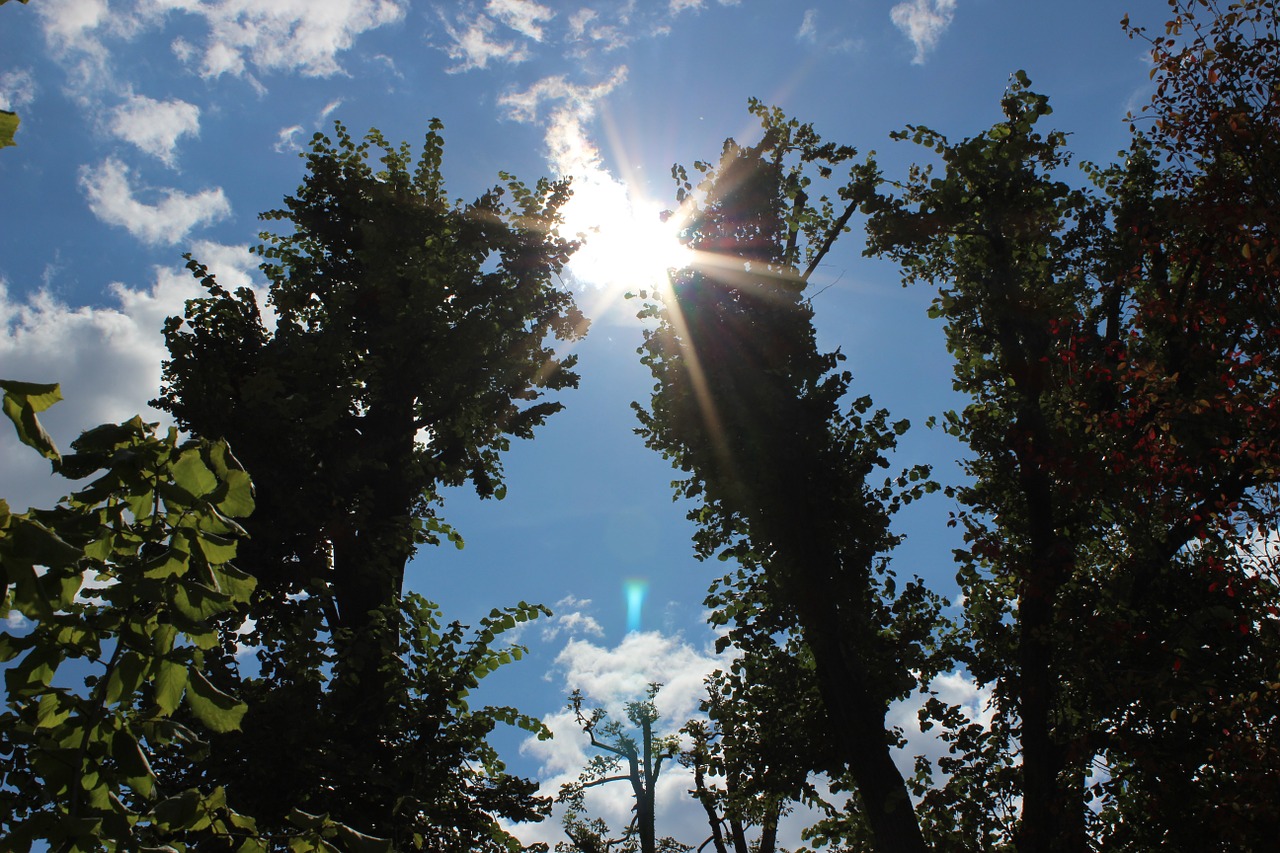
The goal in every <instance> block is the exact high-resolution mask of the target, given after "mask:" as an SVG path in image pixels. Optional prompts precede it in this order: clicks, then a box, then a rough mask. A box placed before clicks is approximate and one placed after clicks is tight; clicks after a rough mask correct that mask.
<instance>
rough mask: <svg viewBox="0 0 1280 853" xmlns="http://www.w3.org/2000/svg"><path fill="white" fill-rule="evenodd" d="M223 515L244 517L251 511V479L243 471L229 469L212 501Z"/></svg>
mask: <svg viewBox="0 0 1280 853" xmlns="http://www.w3.org/2000/svg"><path fill="white" fill-rule="evenodd" d="M213 504H214V506H216V507H217V508H218V511H219V512H221V513H222V514H223V515H227V516H231V517H232V518H244V517H245V516H247V515H250V514H252V513H253V508H254V502H253V481H252V480H250V479H249V475H248V474H247V473H245V472H244V471H236V470H231V471H228V472H227V474H226V479H225V480H223V482H222V486H221V487H220V488H219V489H218V493H217V496H216V497H215V499H214V501H213Z"/></svg>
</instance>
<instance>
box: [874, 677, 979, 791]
mask: <svg viewBox="0 0 1280 853" xmlns="http://www.w3.org/2000/svg"><path fill="white" fill-rule="evenodd" d="M929 687H930V689H931V690H932V691H933V693H934V695H936V696H937V698H938V699H939V700H941V701H942V702H945V703H946V704H947V705H958V706H960V709H961V710H962V711H963V712H964V714H965V716H966V717H968V718H969V719H970V720H971V721H973V722H975V723H978V724H980V725H982V726H983V727H984V728H990V726H991V723H992V721H993V719H994V717H995V708H994V707H993V706H992V704H991V688H990V687H979V686H978V685H977V683H976V682H974V680H973V679H972V678H971V677H969V676H968V675H967V674H965V673H963V672H949V673H944V674H942V675H940V676H938V677H937V678H935V679H934V680H933V682H932V683H931V684H930V685H929ZM925 699H926V695H925V694H924V693H923V692H917V693H915V694H913V695H911V696H909V697H907V698H906V699H904V700H902V701H900V702H897V703H896V704H894V705H893V707H891V708H890V709H889V715H888V717H887V719H886V720H885V723H886V725H888V726H890V727H893V726H896V727H898V728H900V729H901V730H902V734H903V736H904V737H905V738H906V740H907V745H906V746H905V747H904V748H902V749H900V750H898V751H896V752H895V753H894V756H893V758H894V763H896V764H897V765H898V770H900V771H901V772H902V774H903V775H904V776H910V775H911V774H912V773H914V772H915V759H916V756H924V757H925V758H927V759H929V761H930V762H932V764H933V766H934V767H937V765H938V759H939V758H941V757H943V756H944V755H946V754H947V751H948V749H949V746H948V744H947V743H946V742H945V741H943V740H942V739H941V737H939V735H940V734H941V732H940V731H939V730H938V728H937V727H935V728H932V729H930V730H929V731H927V732H922V731H920V717H919V711H920V709H921V708H922V707H923V706H924V701H925Z"/></svg>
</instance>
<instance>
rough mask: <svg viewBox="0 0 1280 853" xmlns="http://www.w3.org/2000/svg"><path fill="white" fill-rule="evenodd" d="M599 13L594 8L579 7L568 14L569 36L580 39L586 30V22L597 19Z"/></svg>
mask: <svg viewBox="0 0 1280 853" xmlns="http://www.w3.org/2000/svg"><path fill="white" fill-rule="evenodd" d="M599 17H600V13H599V12H597V11H596V10H595V9H585V8H584V9H579V10H578V11H576V12H574V13H573V14H572V15H570V16H569V37H570V38H575V39H580V38H582V36H583V35H584V34H585V33H586V31H587V24H590V23H591V22H592V21H594V20H597V19H598V18H599Z"/></svg>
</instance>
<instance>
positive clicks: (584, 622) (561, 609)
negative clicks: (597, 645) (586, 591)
mask: <svg viewBox="0 0 1280 853" xmlns="http://www.w3.org/2000/svg"><path fill="white" fill-rule="evenodd" d="M590 606H591V599H589V598H586V599H584V598H575V597H574V596H572V595H568V596H565V597H564V598H562V599H560V600H559V601H557V602H556V603H555V606H554V607H552V608H551V612H552V613H553V614H555V615H553V616H552V617H551V619H550V620H548V621H547V623H546V624H545V625H544V626H543V628H542V639H544V640H554V639H555V638H556V637H558V636H560V635H561V634H566V635H568V636H582V635H586V636H592V637H603V636H604V628H603V627H602V626H601V625H600V623H599V622H598V621H597V620H596V618H595V617H594V616H592V615H591V614H590V613H587V612H586V610H587V608H589V607H590Z"/></svg>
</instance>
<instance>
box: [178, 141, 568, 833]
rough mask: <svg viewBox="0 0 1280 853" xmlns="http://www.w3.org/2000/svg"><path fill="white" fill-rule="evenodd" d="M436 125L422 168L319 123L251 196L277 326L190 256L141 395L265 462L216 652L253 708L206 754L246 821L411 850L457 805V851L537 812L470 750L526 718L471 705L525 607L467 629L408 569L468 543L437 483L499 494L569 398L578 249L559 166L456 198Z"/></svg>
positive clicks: (256, 467)
mask: <svg viewBox="0 0 1280 853" xmlns="http://www.w3.org/2000/svg"><path fill="white" fill-rule="evenodd" d="M440 129H441V125H440V124H439V122H433V123H432V125H431V131H430V132H429V133H428V134H427V137H426V142H425V144H424V147H423V149H422V153H421V156H420V158H419V160H418V162H417V164H416V165H415V164H414V163H413V158H412V156H411V153H410V151H409V149H408V146H407V145H401V146H400V147H398V148H393V147H391V146H389V145H388V144H387V143H386V142H385V141H384V140H383V138H382V137H381V136H380V135H379V134H378V133H377V132H376V131H371V132H370V133H369V135H368V136H367V137H366V138H365V140H364V141H362V142H356V141H355V140H353V139H352V138H351V137H350V135H349V134H348V133H347V132H346V130H345V128H343V127H342V126H341V125H338V126H337V133H336V140H337V141H336V143H335V142H333V141H331V140H330V139H328V138H327V137H324V136H322V135H319V134H317V136H316V138H315V140H314V141H313V144H312V147H311V150H310V152H309V153H308V154H307V155H306V162H307V167H308V173H307V175H306V178H305V179H304V182H303V184H302V186H301V187H300V188H299V189H298V192H297V194H296V195H295V196H292V197H289V198H287V199H286V200H285V207H284V209H281V210H276V211H271V212H269V213H266V214H264V218H265V219H267V220H268V221H276V222H281V223H284V224H285V225H286V226H287V229H286V230H285V231H284V232H283V233H279V234H275V233H271V232H265V233H264V234H263V235H262V239H263V241H264V242H263V244H262V245H261V246H259V247H258V248H257V249H256V251H257V253H258V254H259V255H260V256H262V258H263V264H262V269H263V271H264V273H265V274H266V276H267V278H268V280H269V282H270V285H269V298H268V303H269V305H270V307H271V309H272V310H273V311H274V314H275V325H274V327H273V328H269V327H268V326H267V324H266V323H265V322H264V320H263V317H262V312H261V310H260V308H259V306H258V304H257V302H256V299H255V297H254V294H253V292H252V291H250V290H248V289H242V290H240V291H238V292H236V293H234V294H233V293H230V292H228V291H226V290H225V289H224V288H222V287H221V286H220V285H219V284H218V283H217V282H216V281H215V280H214V278H213V277H212V276H211V275H210V274H209V273H208V272H207V270H205V269H204V268H203V267H202V266H201V265H200V264H199V263H198V262H196V261H195V260H191V261H190V263H189V266H190V268H191V269H192V271H193V273H194V274H195V275H196V276H197V277H198V278H200V279H201V281H202V282H203V283H204V285H205V287H206V289H207V290H208V294H209V295H208V296H207V297H205V298H202V299H197V300H193V301H192V302H190V303H188V306H187V311H186V316H185V317H183V318H171V319H170V320H169V321H168V323H167V324H166V327H165V336H166V340H167V343H168V346H169V352H170V359H169V361H167V362H166V364H165V371H164V381H165V385H164V388H163V389H162V392H161V396H160V399H159V400H158V401H157V402H156V404H157V405H158V406H160V407H161V408H163V409H165V410H167V411H169V412H171V413H172V414H173V415H174V417H175V418H176V419H177V421H178V422H179V424H181V425H182V426H183V428H185V429H189V430H191V431H192V432H195V433H197V434H200V435H207V436H213V437H218V438H225V439H226V440H228V441H229V442H230V443H231V444H232V445H233V446H234V447H235V448H236V453H237V454H238V456H239V457H240V458H241V459H242V460H244V462H245V464H246V466H247V467H248V468H249V469H250V470H252V471H254V472H255V478H256V481H257V483H258V484H259V490H258V511H257V513H256V514H255V516H254V518H253V519H251V520H250V521H249V522H248V523H247V525H246V527H247V529H248V531H249V533H250V534H251V537H252V538H251V540H250V542H249V543H248V544H247V545H246V546H245V548H244V549H243V552H242V557H241V560H240V563H241V565H242V566H244V567H245V569H246V571H248V572H250V573H251V574H252V575H253V576H254V577H255V578H256V580H257V581H258V588H257V591H256V593H255V596H254V599H253V601H252V603H251V606H250V610H249V616H250V618H251V620H253V621H252V626H253V627H252V630H250V631H248V633H247V634H244V635H243V636H235V635H234V632H236V631H238V630H239V629H240V627H241V626H240V625H239V624H236V625H231V624H226V625H224V641H223V645H222V652H223V653H222V655H221V657H220V658H219V660H218V661H217V664H218V676H217V677H218V678H219V679H220V681H221V683H224V684H226V685H227V687H228V688H234V689H236V690H239V691H241V692H242V693H243V694H244V695H246V696H249V697H251V707H252V710H251V711H250V713H249V715H248V717H247V718H246V721H245V726H244V732H243V733H242V734H241V735H238V736H237V737H236V738H229V739H225V740H223V741H219V742H216V743H215V744H214V749H213V754H212V756H211V758H210V760H209V761H207V762H204V763H203V764H202V766H201V768H200V769H199V770H200V772H201V773H203V774H207V775H209V776H210V777H212V778H217V779H220V780H225V784H226V786H227V790H228V793H229V796H230V798H231V800H232V801H233V802H236V801H239V800H240V799H243V800H245V801H252V802H254V804H255V807H256V808H257V812H258V814H259V816H260V819H262V820H280V819H283V817H284V816H285V815H286V814H287V811H288V808H289V807H291V805H292V804H297V803H306V804H309V805H310V807H311V808H312V810H314V811H326V812H330V813H333V814H340V815H349V816H350V817H351V819H352V820H353V821H357V820H358V821H359V822H360V825H362V826H365V827H368V828H370V829H371V830H372V831H376V832H378V833H381V834H386V835H388V836H391V837H393V838H395V839H396V841H397V843H398V844H402V845H406V846H420V845H422V844H425V843H427V841H426V840H425V839H426V838H427V836H428V835H429V834H430V833H427V834H426V835H424V829H423V827H428V826H431V827H448V826H470V827H473V829H475V832H476V833H479V834H476V835H465V834H464V835H463V837H461V838H460V839H455V841H456V844H457V845H458V847H459V849H462V848H465V849H471V847H470V846H468V845H479V846H483V845H497V846H498V847H502V846H503V845H506V844H509V843H510V842H511V839H510V837H509V836H507V835H506V834H505V833H503V832H502V831H501V830H500V829H499V827H498V825H497V823H496V822H495V820H494V815H503V816H506V817H509V818H512V819H533V818H536V816H537V815H538V814H540V813H542V812H544V811H545V807H546V803H545V802H544V801H543V800H541V799H539V798H536V797H534V795H533V790H534V786H533V785H532V783H528V782H525V781H524V780H518V779H515V778H513V777H510V776H507V775H506V774H505V772H503V771H502V769H501V764H500V762H497V759H496V756H492V755H491V754H487V753H486V755H487V758H486V759H485V761H483V762H480V763H481V764H482V765H483V767H484V768H485V772H479V773H472V772H471V771H469V770H468V769H467V767H468V766H472V765H469V764H468V763H467V762H468V761H471V760H473V759H474V757H475V756H476V755H477V750H479V751H480V752H481V753H484V750H485V749H486V747H485V746H484V743H483V738H484V735H485V734H487V731H488V729H489V728H491V727H492V725H493V724H494V722H495V720H496V719H499V718H502V717H507V718H510V719H512V720H514V721H516V722H519V723H523V724H525V725H527V726H530V727H532V728H534V729H537V730H539V731H541V730H540V728H539V727H538V726H536V725H535V724H534V723H533V721H530V720H528V719H527V718H524V717H519V716H513V715H512V713H508V712H506V711H501V712H498V713H497V714H496V715H495V714H479V715H473V714H471V713H470V712H469V711H467V710H466V706H465V703H464V702H463V697H464V696H465V694H466V690H467V689H468V687H469V686H472V685H474V683H475V681H476V679H477V678H479V677H481V676H483V675H484V674H485V673H486V672H487V671H489V669H491V668H492V666H494V665H496V663H497V662H498V661H500V660H505V659H510V658H511V657H512V656H513V655H518V654H519V649H515V650H505V651H504V650H498V649H495V648H491V644H492V643H493V641H494V638H495V637H496V636H497V635H498V634H499V633H501V631H502V630H504V629H505V628H507V627H510V626H512V625H514V624H515V623H516V622H517V621H522V620H524V619H527V618H531V617H533V616H535V615H536V614H537V613H538V612H541V611H540V609H539V608H534V607H530V606H529V605H525V604H521V605H520V606H518V607H516V608H512V609H510V610H509V611H506V612H503V611H496V612H495V614H494V615H493V616H492V617H491V618H490V619H489V620H486V621H485V623H484V624H483V625H482V626H481V628H480V629H479V631H478V633H477V635H476V636H475V638H474V640H472V641H470V643H469V644H468V641H467V640H466V639H465V632H463V631H462V630H461V629H460V628H458V627H457V626H454V627H451V628H449V629H447V630H445V631H443V633H442V632H441V627H440V625H439V623H438V622H437V621H436V617H435V615H434V611H433V609H432V608H431V607H430V606H428V605H426V604H425V603H423V602H420V601H417V600H413V599H411V600H404V599H403V598H402V595H401V588H402V585H403V579H404V570H405V565H406V563H407V561H408V560H409V558H410V557H411V555H412V554H413V553H414V550H415V548H416V547H417V546H418V545H422V544H436V543H438V542H439V541H440V539H441V538H442V537H444V538H448V539H450V540H452V541H454V542H455V544H458V545H459V547H460V546H461V538H460V537H458V535H457V534H456V533H455V532H454V531H453V530H452V529H451V528H449V527H448V525H446V524H445V523H444V522H443V521H442V520H441V519H440V517H439V515H438V510H437V507H438V505H439V503H440V501H441V492H442V489H443V488H444V487H446V486H458V485H462V484H464V483H471V484H472V485H473V486H474V487H475V488H476V490H477V492H478V493H479V494H480V495H481V496H482V497H498V498H501V497H502V495H503V494H504V491H505V486H504V485H503V482H502V467H501V453H502V451H504V450H506V449H507V447H508V446H509V442H510V439H511V437H517V438H529V437H531V436H532V434H533V431H534V429H535V428H536V427H538V426H539V425H541V424H542V423H543V422H544V421H545V420H546V418H547V417H549V416H550V415H552V414H553V413H555V412H556V411H557V410H558V409H559V408H560V403H558V402H552V401H546V400H544V399H543V397H544V396H545V395H546V394H547V393H549V392H554V391H558V390H562V389H565V388H569V387H573V386H575V385H576V384H577V376H576V375H575V374H574V373H573V372H572V370H571V368H572V366H573V364H574V356H572V355H561V354H558V353H557V352H556V351H555V350H554V348H553V347H552V344H551V343H550V342H549V339H551V338H554V339H557V340H572V339H575V338H577V337H578V336H580V335H581V334H583V333H584V331H585V328H586V321H585V320H584V319H583V318H582V316H581V314H580V313H579V312H578V311H577V309H576V308H575V307H574V304H573V300H572V297H571V296H570V295H569V294H568V293H566V292H565V291H563V290H561V289H559V288H557V287H556V284H555V278H556V275H557V274H558V272H559V271H560V269H561V268H562V267H563V265H564V263H565V261H566V260H567V259H568V257H569V254H570V253H571V252H572V250H573V249H574V248H575V246H574V244H573V243H572V242H570V241H567V240H565V239H563V238H561V237H560V236H559V235H558V234H557V232H556V223H557V217H558V209H559V207H560V205H561V204H563V202H564V201H565V200H566V199H567V198H568V195H569V190H568V187H567V185H566V184H564V183H557V184H551V183H548V182H546V181H542V182H539V183H538V184H537V185H536V186H534V187H533V188H528V187H526V186H524V185H523V184H521V183H519V182H518V181H516V180H515V179H513V178H510V177H509V176H506V178H505V180H506V186H505V188H495V189H492V190H490V191H488V192H486V193H485V194H484V195H482V196H481V197H480V198H479V199H477V200H476V201H474V202H472V203H470V204H462V203H461V202H457V203H451V202H449V201H448V199H447V197H446V196H445V188H444V183H443V178H442V176H441V171H440V170H441V164H442V158H443V139H442V137H441V135H440ZM375 154H377V157H378V162H379V163H380V164H381V169H380V170H378V169H376V168H375V166H374V165H373V164H372V163H371V162H370V160H371V159H372V157H373V156H374V155H375ZM506 194H509V195H510V198H511V202H510V203H508V202H506V201H504V198H503V197H504V195H506ZM236 643H239V644H241V645H246V644H247V645H250V646H253V647H255V648H256V649H257V658H258V661H259V665H260V672H259V673H258V674H257V675H253V676H251V675H243V674H241V673H240V671H239V664H238V662H237V660H236V657H235V655H234V653H233V651H234V648H235V645H236ZM330 643H331V644H332V645H331V646H330ZM406 643H407V644H408V646H407V647H406ZM411 662H412V663H415V664H422V665H423V666H426V667H428V669H426V670H413V669H412V668H411V667H410V663H411ZM313 734H314V736H315V737H319V738H324V740H316V739H314V738H313ZM406 744H412V745H413V746H412V748H408V747H407V746H406ZM262 755H271V756H276V757H277V758H278V760H273V761H271V762H265V764H266V768H267V769H268V770H269V771H270V772H266V773H258V774H255V775H257V776H258V778H259V780H260V784H257V785H254V784H252V783H250V782H249V780H248V779H246V778H245V777H244V774H243V773H242V768H243V767H244V766H245V764H246V763H253V764H254V765H255V766H256V767H259V768H262V766H263V764H264V762H262V761H261V759H260V756H262ZM299 766H303V767H307V768H312V769H314V770H316V773H315V774H308V773H301V774H300V773H298V772H297V769H298V767H299ZM464 813H466V814H467V815H469V816H468V817H464V816H463V815H464ZM453 843H454V842H452V841H451V842H450V844H453Z"/></svg>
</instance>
